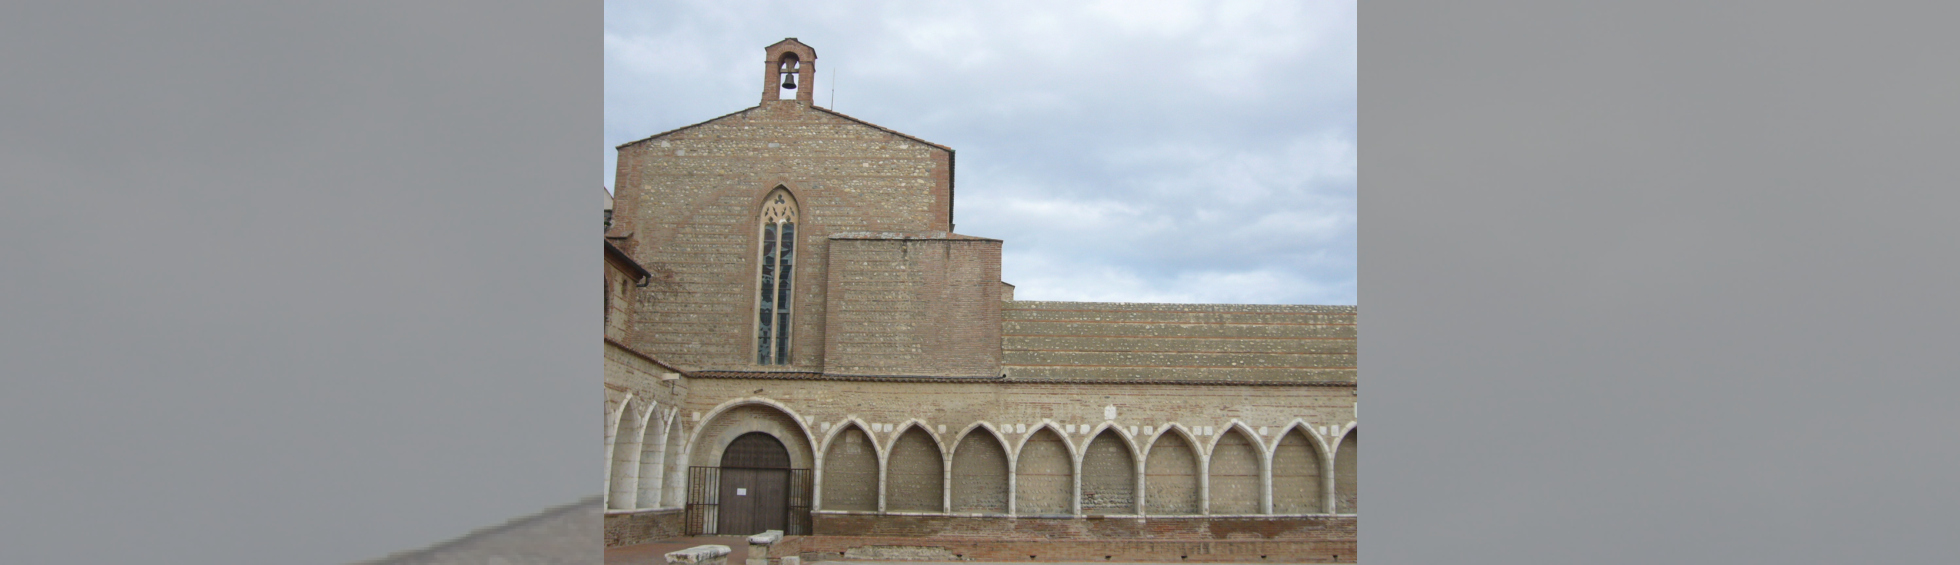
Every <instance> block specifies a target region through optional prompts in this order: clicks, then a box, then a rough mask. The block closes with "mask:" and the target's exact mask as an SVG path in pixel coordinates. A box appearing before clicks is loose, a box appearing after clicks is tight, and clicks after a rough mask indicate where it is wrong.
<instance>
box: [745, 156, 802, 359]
mask: <svg viewBox="0 0 1960 565" xmlns="http://www.w3.org/2000/svg"><path fill="white" fill-rule="evenodd" d="M761 224H762V225H761V227H760V230H761V234H762V238H761V241H762V256H761V266H762V268H761V272H762V276H761V277H760V278H761V281H760V283H759V285H758V286H759V289H758V292H757V295H756V298H757V300H756V306H757V307H756V315H757V318H756V330H755V362H756V363H757V364H761V365H788V364H789V337H790V325H789V311H790V291H791V289H792V288H793V287H794V281H793V280H792V279H793V278H794V275H795V274H796V200H795V199H794V198H792V197H790V195H789V191H787V190H783V189H782V188H777V189H776V190H775V191H774V192H771V193H769V196H768V197H767V198H765V199H764V200H763V204H762V215H761Z"/></svg>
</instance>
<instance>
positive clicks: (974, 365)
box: [824, 233, 1001, 377]
mask: <svg viewBox="0 0 1960 565" xmlns="http://www.w3.org/2000/svg"><path fill="white" fill-rule="evenodd" d="M1000 245H1001V242H1000V240H993V239H981V238H972V237H967V236H960V235H951V234H943V233H940V234H912V235H903V234H871V233H857V234H839V235H833V236H831V240H830V278H829V281H828V282H827V285H828V289H827V300H828V301H829V303H828V304H827V305H826V307H825V312H826V319H825V321H824V327H825V329H824V331H825V333H824V337H825V343H824V372H827V373H832V374H844V375H929V376H957V377H974V376H994V375H999V374H1000V359H1001V350H1000V312H1001V299H1000V290H1001V286H1000Z"/></svg>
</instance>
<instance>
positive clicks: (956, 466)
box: [953, 429, 1007, 514]
mask: <svg viewBox="0 0 1960 565" xmlns="http://www.w3.org/2000/svg"><path fill="white" fill-rule="evenodd" d="M953 511H954V512H973V513H984V514H1006V513H1007V451H1006V450H1005V449H1003V448H1002V447H1001V444H1000V441H999V439H998V438H997V437H996V436H994V435H993V434H992V433H989V432H987V431H986V430H985V429H977V430H975V431H974V435H971V436H969V441H961V442H960V443H959V446H958V447H956V448H954V450H953Z"/></svg>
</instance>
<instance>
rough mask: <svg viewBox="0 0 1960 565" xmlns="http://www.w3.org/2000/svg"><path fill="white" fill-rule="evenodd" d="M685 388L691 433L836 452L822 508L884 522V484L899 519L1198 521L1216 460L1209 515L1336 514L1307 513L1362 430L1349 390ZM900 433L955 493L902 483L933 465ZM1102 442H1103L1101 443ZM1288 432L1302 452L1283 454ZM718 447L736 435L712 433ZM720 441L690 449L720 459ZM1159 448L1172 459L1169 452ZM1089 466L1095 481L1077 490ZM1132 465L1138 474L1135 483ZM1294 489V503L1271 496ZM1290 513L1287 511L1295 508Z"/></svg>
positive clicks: (756, 382) (743, 381) (731, 383)
mask: <svg viewBox="0 0 1960 565" xmlns="http://www.w3.org/2000/svg"><path fill="white" fill-rule="evenodd" d="M687 380H688V381H689V382H690V385H689V396H688V398H687V399H686V404H685V405H684V406H683V407H682V410H683V417H682V418H681V420H682V421H683V424H681V425H684V426H685V429H686V430H692V429H694V428H696V427H702V428H720V427H725V426H739V425H741V424H736V423H731V422H732V421H735V420H744V421H746V420H757V419H766V420H774V421H777V423H774V424H771V429H775V430H781V431H782V432H781V433H785V434H788V435H789V437H784V438H783V439H784V443H785V444H786V445H790V446H792V447H791V449H792V450H793V451H795V450H797V447H795V446H798V445H805V444H807V445H811V446H813V448H814V451H816V452H818V453H823V454H825V458H826V460H825V461H823V462H820V463H819V466H821V467H822V468H823V471H824V472H823V473H820V474H818V476H817V477H816V478H815V483H816V484H815V486H816V489H817V494H818V496H819V499H820V500H819V504H818V508H817V509H818V510H821V511H835V510H853V511H875V510H877V509H878V508H879V507H878V506H877V505H876V504H877V503H876V501H877V500H878V498H877V494H876V493H879V492H880V490H881V489H880V486H881V485H880V484H878V483H877V481H879V480H881V479H880V477H881V475H882V477H883V479H882V480H883V481H885V484H883V485H882V487H883V488H882V492H883V497H884V507H883V509H884V510H885V511H887V512H916V511H924V512H929V513H943V512H944V511H943V510H940V508H941V506H932V507H931V509H928V510H920V509H921V508H925V507H926V506H927V505H933V504H938V505H942V506H943V505H944V504H945V503H946V502H950V503H951V504H952V511H953V512H956V513H960V514H966V515H971V514H984V515H1000V514H1005V513H1007V512H1008V510H1009V509H1008V508H1006V504H1005V503H1006V502H1007V501H1006V500H1004V499H1005V498H1007V493H1008V492H1015V493H1016V494H1015V495H1014V496H1013V498H1015V499H1016V500H1014V501H1013V502H1014V503H1015V506H1016V507H1015V508H1014V509H1013V513H1014V514H1016V515H1021V516H1030V515H1055V514H1061V515H1074V514H1077V513H1078V512H1077V511H1078V508H1076V507H1072V506H1071V504H1073V503H1078V502H1077V501H1078V500H1079V504H1081V505H1082V506H1081V507H1080V508H1079V510H1080V512H1079V514H1081V515H1090V514H1107V515H1134V514H1136V513H1137V511H1136V510H1135V507H1136V504H1137V503H1138V502H1137V501H1136V500H1135V497H1136V496H1137V495H1138V493H1143V494H1151V493H1157V492H1160V491H1161V492H1164V493H1166V494H1165V496H1167V497H1169V500H1165V501H1164V504H1161V505H1160V504H1157V503H1154V502H1149V501H1152V500H1154V499H1152V498H1151V497H1149V496H1145V497H1144V501H1145V502H1144V503H1143V504H1144V505H1145V507H1146V508H1147V509H1148V508H1155V509H1156V510H1154V511H1152V512H1151V513H1152V514H1158V513H1163V514H1170V513H1184V514H1189V513H1196V512H1198V510H1199V508H1197V507H1196V506H1195V505H1193V504H1191V503H1190V501H1191V497H1193V496H1195V494H1194V493H1193V489H1197V488H1198V485H1196V484H1193V483H1194V481H1195V480H1202V479H1203V477H1202V475H1204V473H1202V472H1200V471H1199V469H1198V467H1200V466H1201V462H1203V461H1213V464H1214V465H1215V468H1213V469H1212V470H1213V474H1212V475H1211V478H1212V479H1214V480H1216V481H1217V482H1216V483H1215V484H1213V486H1212V489H1213V490H1212V493H1213V494H1212V496H1214V497H1220V496H1223V498H1224V500H1225V501H1226V503H1225V504H1220V503H1218V502H1213V505H1212V507H1211V513H1212V514H1215V515H1216V514H1225V513H1228V512H1226V511H1228V510H1229V511H1230V512H1229V513H1231V514H1254V515H1256V514H1263V513H1265V512H1266V504H1267V501H1268V500H1269V497H1270V500H1272V501H1273V502H1274V503H1275V506H1274V508H1273V510H1274V511H1275V512H1278V513H1282V514H1326V513H1327V512H1328V510H1329V509H1327V508H1324V506H1323V507H1308V508H1302V507H1303V506H1306V505H1309V504H1319V503H1321V501H1322V500H1323V498H1324V497H1323V498H1315V497H1314V496H1313V495H1312V493H1308V492H1304V491H1299V489H1307V488H1318V489H1319V490H1322V491H1331V490H1332V487H1331V486H1324V485H1322V484H1320V483H1319V482H1318V481H1320V479H1319V477H1326V476H1332V475H1331V474H1332V471H1333V465H1332V462H1331V460H1330V459H1328V458H1327V456H1326V455H1324V454H1327V453H1332V451H1333V445H1335V444H1336V443H1337V442H1339V440H1340V438H1341V437H1343V434H1344V433H1346V432H1347V430H1349V429H1351V428H1352V427H1353V425H1354V424H1353V422H1354V420H1353V418H1354V406H1355V401H1354V389H1353V388H1352V387H1346V386H1292V385H1227V384H1211V385H1205V384H1183V385H1151V386H1143V387H1139V386H1135V385H1129V384H1120V383H1113V384H1086V383H1085V384H1062V383H1015V382H999V381H996V382H965V381H946V382H940V381H933V380H931V379H929V378H925V379H915V380H913V381H909V382H892V381H873V380H828V379H768V378H720V377H718V378H692V379H687ZM731 407H732V408H731ZM778 413H780V414H781V415H780V416H778V415H772V414H778ZM803 430H807V431H808V432H807V433H808V436H807V437H806V436H803V435H802V434H803V433H804V432H803ZM858 430H862V432H859V431H858ZM847 432H848V433H847ZM858 433H863V434H864V435H863V436H862V437H863V438H865V439H863V440H860V441H866V442H868V443H870V444H871V445H867V446H864V447H860V448H859V450H858V451H857V452H856V453H857V454H858V455H857V456H855V457H846V456H845V455H843V453H845V452H846V451H848V449H847V447H846V446H847V442H849V441H850V440H848V439H845V438H847V437H850V436H852V435H855V434H858ZM904 434H917V435H923V436H924V438H922V439H923V440H929V441H920V442H918V443H916V444H914V445H915V446H917V447H918V448H919V449H924V450H930V451H931V452H932V454H933V455H936V456H938V457H940V458H942V461H947V462H948V463H949V464H950V469H949V470H946V471H940V472H949V473H950V475H951V477H952V479H951V480H952V491H951V493H950V496H946V495H943V494H938V492H934V491H933V490H931V489H930V488H928V487H930V486H932V485H931V482H930V481H915V482H913V483H910V484H911V485H913V486H911V487H905V488H900V485H898V484H896V483H893V481H904V480H906V479H905V477H906V476H908V475H914V474H922V473H925V472H930V471H921V470H920V469H922V468H924V469H930V466H929V464H928V463H927V462H926V461H922V460H920V459H926V460H929V458H921V457H919V456H921V455H925V454H920V453H912V454H909V455H902V454H904V453H907V452H908V451H910V449H901V447H902V446H899V445H895V444H896V442H897V439H898V438H899V437H900V436H902V435H904ZM1037 434H1038V435H1037ZM1097 434H1102V435H1103V436H1104V437H1105V438H1106V440H1105V441H1104V442H1103V443H1100V444H1097V443H1092V442H1091V438H1092V437H1094V436H1095V435H1097ZM1240 434H1242V435H1240ZM1289 434H1290V437H1292V438H1295V439H1293V440H1291V441H1292V442H1293V443H1287V442H1283V441H1282V437H1289ZM721 435H727V434H726V433H715V434H704V436H716V437H719V436H721ZM715 441H719V440H711V441H708V442H707V443H703V444H700V445H697V446H695V447H694V449H710V450H713V449H717V447H716V445H715V443H714V442H715ZM1300 442H1307V445H1305V447H1306V450H1304V451H1280V452H1275V451H1274V450H1275V449H1284V448H1285V446H1292V447H1293V448H1296V449H1297V448H1299V447H1302V445H1301V443H1300ZM1281 444H1284V446H1283V445H1281ZM1132 446H1134V447H1132ZM1162 446H1170V447H1165V449H1168V450H1170V451H1168V452H1166V453H1164V454H1162V455H1158V454H1157V453H1156V450H1157V448H1158V447H1162ZM1133 450H1134V451H1133ZM831 457H837V458H838V459H835V460H832V459H830V458H831ZM793 458H797V459H799V460H802V461H807V459H801V456H795V455H793ZM692 459H693V460H694V461H696V463H695V464H708V465H712V464H713V463H712V461H714V460H715V459H714V458H713V457H703V456H702V455H701V454H699V453H697V454H696V455H694V456H693V457H692ZM847 459H849V460H851V461H847ZM1267 460H1273V461H1276V462H1277V463H1275V464H1274V466H1273V468H1272V469H1271V474H1270V475H1267V474H1264V473H1265V471H1266V469H1262V461H1267ZM908 461H910V462H908ZM1143 461H1149V462H1152V463H1153V464H1152V465H1150V466H1149V468H1148V469H1143V468H1142V467H1143V466H1142V465H1139V463H1138V462H1143ZM799 465H801V464H800V463H799ZM880 465H882V469H883V470H882V472H881V471H880V469H881V467H879V466H880ZM1078 465H1079V467H1078ZM1290 466H1298V467H1304V468H1299V469H1294V468H1292V467H1290ZM844 467H849V468H850V469H849V470H848V471H844V470H843V469H844ZM867 467H868V468H867ZM942 469H945V468H944V467H942ZM1078 469H1080V473H1081V474H1082V475H1083V476H1082V477H1081V482H1080V489H1079V490H1078V489H1077V486H1078V483H1077V479H1076V477H1075V475H1076V474H1077V472H1078ZM1122 469H1130V471H1127V473H1128V474H1127V475H1126V474H1125V473H1126V472H1125V471H1122ZM1146 471H1147V472H1146ZM1153 474H1154V475H1158V476H1163V477H1167V479H1166V482H1165V483H1157V482H1153V481H1151V480H1146V479H1147V477H1148V475H1153ZM1139 475H1143V476H1139ZM1307 477H1312V479H1307ZM1282 479H1284V480H1285V481H1290V482H1282ZM1306 480H1311V481H1315V482H1314V483H1313V484H1312V485H1311V486H1310V485H1308V484H1306V483H1303V482H1302V481H1306ZM1010 481H1012V482H1013V483H1014V484H1015V486H1016V488H1014V489H1013V491H1009V490H1008V488H1009V485H1008V484H1007V483H1008V482H1010ZM1138 482H1142V483H1143V484H1142V485H1138V484H1137V483H1138ZM913 487H917V489H918V490H914V488H913ZM1138 488H1141V489H1142V490H1137V489H1138ZM1288 488H1290V489H1295V492H1293V494H1270V495H1269V494H1267V493H1269V492H1272V491H1274V490H1275V489H1288ZM1092 489H1093V490H1092ZM939 492H944V491H939ZM1316 492H1318V491H1316ZM921 493H923V494H921ZM846 499H848V500H850V502H848V503H843V502H840V504H845V507H844V508H839V507H836V506H832V505H831V503H832V501H833V500H837V501H842V500H846ZM935 499H937V500H939V501H940V502H937V503H935V502H933V501H934V500H935ZM947 499H950V500H947ZM1280 501H1287V502H1288V504H1290V506H1288V507H1287V509H1286V511H1284V512H1280V510H1281V508H1279V507H1278V505H1277V503H1278V502H1280Z"/></svg>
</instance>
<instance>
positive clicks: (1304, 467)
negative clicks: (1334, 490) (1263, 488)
mask: <svg viewBox="0 0 1960 565" xmlns="http://www.w3.org/2000/svg"><path fill="white" fill-rule="evenodd" d="M1313 443H1314V442H1313V440H1311V439H1308V438H1307V436H1306V434H1304V433H1302V432H1298V431H1294V432H1291V433H1288V434H1286V436H1285V437H1282V438H1280V441H1279V447H1278V449H1275V450H1274V451H1273V513H1274V514H1318V513H1321V512H1325V511H1326V510H1325V507H1324V506H1322V502H1321V499H1322V495H1321V490H1322V489H1321V485H1322V483H1321V480H1320V462H1321V461H1323V460H1324V459H1321V458H1319V457H1318V456H1317V455H1318V453H1319V452H1318V451H1317V450H1316V448H1315V447H1314V445H1313Z"/></svg>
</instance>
